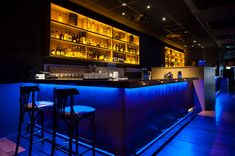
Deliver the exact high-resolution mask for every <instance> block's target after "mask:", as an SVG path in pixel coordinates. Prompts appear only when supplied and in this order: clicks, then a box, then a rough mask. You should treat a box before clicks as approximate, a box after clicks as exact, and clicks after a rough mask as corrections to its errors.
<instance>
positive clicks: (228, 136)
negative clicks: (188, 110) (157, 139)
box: [157, 91, 235, 156]
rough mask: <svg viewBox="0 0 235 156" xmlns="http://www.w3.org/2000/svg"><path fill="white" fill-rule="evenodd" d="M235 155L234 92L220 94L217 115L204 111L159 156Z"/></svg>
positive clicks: (216, 109)
mask: <svg viewBox="0 0 235 156" xmlns="http://www.w3.org/2000/svg"><path fill="white" fill-rule="evenodd" d="M176 153H179V154H180V155H182V156H235V92H234V91H230V92H227V93H221V94H220V95H219V96H218V97H217V98H216V107H215V111H214V112H209V111H208V112H201V113H200V114H199V115H198V116H197V117H196V118H195V119H194V120H192V121H191V122H190V124H188V125H187V126H186V127H185V128H184V129H183V130H182V131H181V132H180V133H179V134H178V135H177V136H176V137H175V138H174V139H173V140H172V141H171V142H170V143H169V144H168V145H167V146H165V148H163V150H162V151H160V152H159V153H158V154H157V155H158V156H172V155H175V154H176Z"/></svg>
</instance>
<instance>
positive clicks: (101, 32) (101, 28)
mask: <svg viewBox="0 0 235 156" xmlns="http://www.w3.org/2000/svg"><path fill="white" fill-rule="evenodd" d="M99 33H100V34H102V35H104V31H103V26H102V25H101V26H100V30H99Z"/></svg>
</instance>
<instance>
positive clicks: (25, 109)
mask: <svg viewBox="0 0 235 156" xmlns="http://www.w3.org/2000/svg"><path fill="white" fill-rule="evenodd" d="M38 91H40V90H39V88H38V87H37V86H20V98H19V102H20V116H19V125H18V134H17V143H16V150H15V155H17V153H18V148H19V144H20V138H21V137H23V138H26V139H29V140H30V142H29V155H32V145H33V143H35V142H33V136H34V135H36V134H38V133H39V132H41V136H40V139H38V140H37V141H36V142H39V141H41V142H42V143H44V140H45V139H46V138H47V137H44V112H45V110H47V109H52V108H53V102H51V101H35V99H36V98H35V92H38ZM30 97H31V102H29V101H30ZM26 113H27V114H28V115H29V117H30V122H29V126H30V130H29V138H28V136H26V135H21V128H22V124H23V122H24V117H25V114H26ZM39 115H41V128H40V130H39V131H38V132H37V133H35V132H34V126H35V122H36V119H37V118H38V116H39Z"/></svg>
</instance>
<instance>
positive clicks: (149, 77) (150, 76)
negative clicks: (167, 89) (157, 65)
mask: <svg viewBox="0 0 235 156" xmlns="http://www.w3.org/2000/svg"><path fill="white" fill-rule="evenodd" d="M148 79H149V80H152V71H148Z"/></svg>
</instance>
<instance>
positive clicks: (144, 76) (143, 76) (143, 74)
mask: <svg viewBox="0 0 235 156" xmlns="http://www.w3.org/2000/svg"><path fill="white" fill-rule="evenodd" d="M141 79H142V80H146V79H148V71H147V69H146V68H145V67H143V68H142V69H141Z"/></svg>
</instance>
